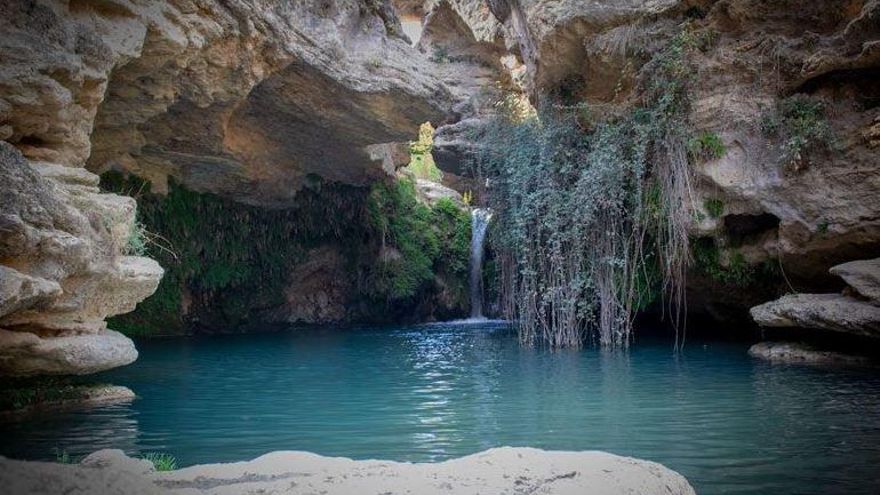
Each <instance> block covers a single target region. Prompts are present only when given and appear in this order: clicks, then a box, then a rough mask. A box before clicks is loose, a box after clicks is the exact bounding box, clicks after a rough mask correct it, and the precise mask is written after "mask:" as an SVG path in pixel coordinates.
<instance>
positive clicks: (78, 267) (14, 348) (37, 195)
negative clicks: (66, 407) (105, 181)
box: [0, 142, 163, 375]
mask: <svg viewBox="0 0 880 495" xmlns="http://www.w3.org/2000/svg"><path fill="white" fill-rule="evenodd" d="M0 198H2V199H0V373H2V374H14V375H34V374H85V373H94V372H96V371H101V370H104V369H108V368H112V367H115V366H121V365H124V364H128V363H130V362H132V361H134V360H135V358H137V351H136V350H135V348H134V344H132V342H131V340H129V339H128V338H126V337H124V336H122V335H120V334H118V333H116V332H114V331H112V330H108V329H107V325H106V323H105V321H104V319H105V318H106V317H108V316H112V315H116V314H120V313H125V312H128V311H131V310H132V309H134V307H135V304H136V303H137V302H139V301H141V300H142V299H144V298H146V297H147V296H149V295H150V294H152V293H153V291H155V290H156V286H157V285H158V283H159V280H160V278H161V277H162V273H163V271H162V268H161V267H160V266H159V265H158V263H156V262H155V261H153V260H151V259H149V258H144V257H139V256H130V255H128V254H129V253H130V252H131V251H130V243H131V235H132V232H133V228H134V222H135V208H136V205H135V202H134V200H133V199H131V198H128V197H123V196H117V195H113V194H102V193H100V192H99V190H98V177H97V176H96V175H94V174H92V173H90V172H88V171H86V170H85V169H82V168H76V167H65V166H62V165H58V164H51V163H47V162H29V161H27V160H26V159H25V158H24V157H23V156H22V155H21V153H20V152H19V151H18V150H17V149H15V148H14V147H13V146H11V145H9V144H8V143H5V142H0Z"/></svg>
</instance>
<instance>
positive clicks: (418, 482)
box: [0, 447, 695, 495]
mask: <svg viewBox="0 0 880 495" xmlns="http://www.w3.org/2000/svg"><path fill="white" fill-rule="evenodd" d="M0 483H2V484H3V486H4V487H6V488H7V489H8V490H9V491H10V493H15V494H17V495H29V494H34V495H36V494H38V493H39V494H43V493H47V492H51V493H67V492H69V491H73V490H74V489H76V490H77V491H78V492H82V493H127V494H139V493H152V494H156V493H167V494H181V495H183V494H188V493H201V494H206V495H208V494H218V495H219V494H232V493H287V494H307V493H324V494H327V495H348V494H355V493H418V494H422V495H431V494H437V495H440V494H449V493H455V494H456V495H476V494H487V493H543V494H549V495H552V494H558V495H563V494H572V495H574V494H583V493H590V494H592V495H618V494H620V495H623V494H632V493H643V494H659V493H663V494H667V495H692V494H694V493H695V492H694V489H693V488H692V487H691V486H690V484H689V483H688V482H687V480H686V479H685V478H684V477H683V476H681V475H680V474H678V473H676V472H675V471H672V470H670V469H668V468H666V467H664V466H662V465H660V464H657V463H653V462H649V461H643V460H639V459H633V458H630V457H620V456H616V455H613V454H608V453H605V452H597V451H588V452H561V451H559V452H552V451H543V450H538V449H531V448H521V447H520V448H511V447H502V448H496V449H490V450H487V451H485V452H481V453H478V454H474V455H470V456H467V457H462V458H459V459H453V460H449V461H444V462H440V463H424V464H411V463H404V462H393V461H378V460H369V461H354V460H351V459H346V458H340V457H322V456H319V455H315V454H310V453H307V452H273V453H270V454H266V455H264V456H262V457H259V458H257V459H254V460H253V461H249V462H238V463H233V464H207V465H201V466H192V467H188V468H183V469H179V470H176V471H166V472H157V471H154V470H152V469H150V467H149V466H147V465H146V464H145V463H144V462H143V461H135V460H132V459H129V458H127V457H126V456H125V455H124V454H123V453H122V452H121V451H99V452H96V453H94V454H92V455H90V456H89V457H87V458H86V459H85V460H83V462H82V463H81V465H77V466H70V465H62V464H52V463H45V462H24V461H13V460H9V459H3V458H0Z"/></svg>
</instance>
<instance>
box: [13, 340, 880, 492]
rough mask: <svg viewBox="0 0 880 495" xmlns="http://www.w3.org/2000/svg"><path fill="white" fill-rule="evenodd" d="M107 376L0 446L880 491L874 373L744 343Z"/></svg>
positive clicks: (234, 348)
mask: <svg viewBox="0 0 880 495" xmlns="http://www.w3.org/2000/svg"><path fill="white" fill-rule="evenodd" d="M138 347H139V349H140V352H141V356H140V359H139V360H138V361H137V362H136V363H135V364H134V365H132V366H129V367H126V368H123V369H119V370H116V371H113V372H111V373H106V374H104V375H102V379H105V380H107V381H109V382H113V383H117V384H122V385H127V386H129V387H130V388H132V389H133V390H134V391H135V392H136V393H137V394H138V396H139V397H140V398H139V399H138V400H136V401H135V402H134V403H133V404H131V405H127V406H111V407H104V408H99V409H95V410H91V411H88V412H69V413H53V414H51V415H46V416H43V417H37V418H33V419H29V420H26V421H17V422H9V421H7V422H3V423H0V437H2V439H3V440H2V444H0V445H2V448H0V453H2V454H3V455H7V456H11V457H18V458H44V459H54V454H53V448H60V449H64V450H66V451H67V452H68V453H70V454H73V455H79V454H84V453H89V452H92V451H94V450H96V449H99V448H107V447H113V448H122V449H124V450H126V451H128V452H129V453H133V454H134V453H138V452H144V451H164V452H169V453H172V454H174V455H175V456H176V457H177V458H178V459H179V461H180V462H181V464H183V465H189V464H195V463H206V462H220V461H238V460H244V459H250V458H254V457H257V456H259V455H261V454H263V453H265V452H268V451H272V450H281V449H287V450H307V451H313V452H317V453H320V454H324V455H332V456H346V457H353V458H359V459H364V458H383V459H395V460H407V461H439V460H443V459H448V458H450V457H457V456H461V455H465V454H470V453H473V452H477V451H480V450H483V449H487V448H490V447H495V446H500V445H515V446H531V447H540V448H544V449H565V450H592V449H599V450H607V451H610V452H614V453H617V454H622V455H630V456H635V457H641V458H645V459H651V460H655V461H658V462H661V463H663V464H665V465H667V466H669V467H671V468H673V469H675V470H677V471H679V472H681V473H682V474H684V475H685V476H687V477H688V479H689V480H690V481H691V483H692V484H693V485H694V486H695V488H697V490H698V492H699V493H701V494H720V493H737V494H739V493H743V494H744V493H751V494H777V493H778V494H793V493H824V494H832V493H849V494H860V493H864V494H869V493H871V494H875V493H878V492H880V467H878V460H880V373H878V372H877V371H876V370H829V369H821V368H810V367H802V366H779V365H776V366H771V365H769V364H766V363H764V362H761V361H757V360H753V359H751V358H749V357H748V355H747V354H746V350H747V345H745V344H729V343H709V342H707V343H702V342H694V341H691V342H689V344H688V345H687V347H686V349H685V351H684V353H683V355H680V356H678V357H676V356H675V355H673V353H672V350H671V345H670V344H669V343H668V342H659V341H658V342H647V341H643V342H639V343H637V344H636V346H635V347H634V348H633V349H632V350H631V351H630V352H628V353H607V352H601V351H598V350H584V351H563V352H548V351H544V350H535V349H523V348H521V347H519V345H518V344H517V341H516V338H515V336H514V335H512V334H511V333H510V332H509V331H507V330H506V329H505V328H504V327H503V326H502V325H498V324H484V325H458V326H455V325H445V326H444V325H433V326H422V327H409V328H396V329H395V328H387V329H348V330H340V329H327V330H308V331H296V332H289V333H274V334H260V335H253V334H252V335H243V336H219V337H212V338H193V339H170V340H154V341H142V342H139V343H138Z"/></svg>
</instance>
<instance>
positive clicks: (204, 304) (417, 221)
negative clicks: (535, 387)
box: [102, 172, 470, 335]
mask: <svg viewBox="0 0 880 495" xmlns="http://www.w3.org/2000/svg"><path fill="white" fill-rule="evenodd" d="M308 184H309V186H308V187H306V188H304V189H303V190H302V191H300V192H299V193H298V194H297V198H296V200H295V202H294V203H295V204H294V205H292V206H291V207H289V208H285V209H275V210H272V209H264V208H259V207H255V206H249V205H244V204H240V203H236V202H234V201H232V200H229V199H225V198H221V197H219V196H217V195H214V194H210V193H199V192H196V191H192V190H190V189H188V188H186V187H185V186H183V185H180V184H177V183H175V182H174V181H173V180H172V181H171V183H170V184H169V190H168V193H167V194H165V195H160V194H153V193H152V192H151V185H150V183H148V182H145V181H143V180H141V179H139V178H137V177H134V176H123V175H122V174H119V173H116V172H108V173H105V174H104V175H103V176H102V186H103V187H104V189H106V190H111V191H114V192H119V193H122V194H128V195H132V196H135V197H136V198H137V200H138V216H139V223H138V227H137V228H138V229H139V231H140V232H141V234H137V241H138V242H137V246H139V247H138V250H137V251H138V252H137V253H136V254H145V255H148V256H150V257H153V258H155V259H157V260H158V261H159V263H160V264H161V265H162V266H163V267H164V268H165V276H164V277H163V279H162V281H161V283H160V284H159V288H158V289H157V291H156V293H155V294H153V295H152V296H151V297H149V298H147V299H146V300H144V301H143V302H141V303H140V304H139V305H138V307H137V309H136V310H135V311H133V312H132V313H128V314H125V315H120V316H117V317H114V318H111V319H110V320H109V324H110V326H111V328H114V329H117V330H120V331H123V332H124V333H127V334H129V335H157V334H180V333H189V332H192V331H199V330H206V331H230V330H235V329H237V328H242V327H246V326H248V325H253V324H255V323H260V322H261V321H262V320H263V318H264V317H265V314H264V312H265V311H266V310H271V309H272V308H276V307H278V306H280V305H281V304H283V303H284V291H285V289H286V288H287V286H288V284H289V283H290V280H289V277H290V275H291V273H292V272H293V271H294V269H295V268H296V267H297V266H298V265H299V264H300V263H302V262H304V261H305V260H306V257H307V255H308V252H309V250H310V249H312V248H316V247H319V246H324V245H333V246H337V247H338V248H339V249H340V250H341V252H342V255H343V257H344V259H345V260H346V261H345V262H346V263H347V267H346V268H347V273H348V274H349V275H350V277H351V279H350V282H351V285H352V286H355V290H354V292H353V293H352V294H349V296H348V297H349V300H347V301H345V303H346V304H347V305H349V306H350V307H352V308H355V309H353V311H355V312H356V313H355V314H352V315H351V318H352V319H356V320H361V321H393V320H394V319H396V318H398V317H403V316H409V317H410V318H413V319H417V318H419V317H421V316H425V315H426V314H429V313H430V312H431V311H432V310H433V308H432V307H429V306H430V305H425V301H430V300H432V299H434V298H436V297H439V296H438V289H437V286H436V283H435V281H436V280H437V278H438V277H440V278H442V279H443V281H444V284H445V286H446V292H449V294H445V296H446V297H445V298H446V299H447V301H446V302H447V306H452V307H454V309H457V311H458V313H454V314H450V315H449V316H451V317H455V316H460V315H463V314H464V313H465V312H466V309H467V307H466V304H467V303H466V301H467V294H466V286H467V259H468V245H469V242H470V216H469V215H468V214H467V212H466V211H464V210H462V209H460V208H459V207H458V206H456V205H454V204H452V203H451V202H449V201H447V202H444V201H442V200H441V202H439V203H438V204H437V205H436V206H435V207H433V208H432V207H429V206H427V205H423V204H422V203H420V202H418V201H417V199H416V192H415V187H414V185H413V183H412V182H411V181H409V180H408V179H402V180H400V181H388V182H378V183H376V184H375V185H374V186H373V187H372V188H363V187H353V186H345V185H339V184H329V183H323V181H321V180H320V179H315V180H312V181H309V183H308ZM143 232H146V236H145V235H144V234H143ZM133 235H134V234H133ZM144 239H146V241H144ZM144 242H146V245H145V247H142V246H141V244H143V243H144ZM441 295H443V294H441ZM360 303H364V304H360Z"/></svg>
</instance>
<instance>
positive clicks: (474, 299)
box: [470, 208, 492, 318]
mask: <svg viewBox="0 0 880 495" xmlns="http://www.w3.org/2000/svg"><path fill="white" fill-rule="evenodd" d="M490 220H492V212H491V211H490V210H488V209H486V208H474V210H473V211H472V212H471V280H470V283H471V318H482V317H483V251H484V248H483V242H484V241H485V240H486V229H487V228H488V227H489V221H490Z"/></svg>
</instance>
